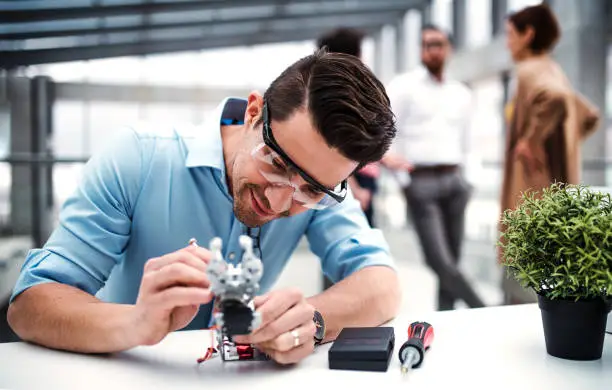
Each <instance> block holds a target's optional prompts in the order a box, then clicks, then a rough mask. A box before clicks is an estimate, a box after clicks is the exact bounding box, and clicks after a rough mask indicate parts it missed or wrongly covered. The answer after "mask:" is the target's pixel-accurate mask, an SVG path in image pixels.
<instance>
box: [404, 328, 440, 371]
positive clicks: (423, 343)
mask: <svg viewBox="0 0 612 390" xmlns="http://www.w3.org/2000/svg"><path fill="white" fill-rule="evenodd" d="M433 338H434V330H433V327H432V326H431V325H430V324H429V323H427V322H413V323H412V324H410V326H408V340H407V341H406V342H405V343H404V344H403V345H402V347H401V348H400V350H399V359H400V362H401V363H402V371H403V372H406V371H408V370H409V369H410V368H412V367H419V366H420V365H421V363H423V359H424V357H425V351H427V349H429V347H430V346H431V343H432V342H433Z"/></svg>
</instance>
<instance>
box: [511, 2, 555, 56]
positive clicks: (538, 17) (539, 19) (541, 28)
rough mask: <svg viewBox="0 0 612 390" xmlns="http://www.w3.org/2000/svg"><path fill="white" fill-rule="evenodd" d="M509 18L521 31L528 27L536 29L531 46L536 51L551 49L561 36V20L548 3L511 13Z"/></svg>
mask: <svg viewBox="0 0 612 390" xmlns="http://www.w3.org/2000/svg"><path fill="white" fill-rule="evenodd" d="M508 20H509V21H510V23H512V25H513V26H514V28H516V29H517V30H518V31H519V32H520V33H524V32H525V31H526V30H527V27H530V26H531V27H532V28H533V31H534V36H533V39H532V40H531V43H530V44H529V48H530V49H531V50H532V51H533V52H534V53H542V52H548V51H551V50H552V49H553V48H554V47H555V45H556V44H557V42H558V41H559V38H560V37H561V28H560V27H559V22H558V21H557V18H556V16H555V14H554V12H553V11H552V10H551V9H550V7H549V6H548V4H544V3H543V4H538V5H534V6H531V7H526V8H523V9H522V10H520V11H518V12H515V13H513V14H511V15H510V16H509V17H508Z"/></svg>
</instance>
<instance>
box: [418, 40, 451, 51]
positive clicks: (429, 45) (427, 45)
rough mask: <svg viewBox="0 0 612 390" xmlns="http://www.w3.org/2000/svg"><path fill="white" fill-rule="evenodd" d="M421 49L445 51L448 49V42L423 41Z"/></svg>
mask: <svg viewBox="0 0 612 390" xmlns="http://www.w3.org/2000/svg"><path fill="white" fill-rule="evenodd" d="M421 47H422V48H423V49H425V50H431V49H443V48H445V47H446V42H444V41H423V42H421Z"/></svg>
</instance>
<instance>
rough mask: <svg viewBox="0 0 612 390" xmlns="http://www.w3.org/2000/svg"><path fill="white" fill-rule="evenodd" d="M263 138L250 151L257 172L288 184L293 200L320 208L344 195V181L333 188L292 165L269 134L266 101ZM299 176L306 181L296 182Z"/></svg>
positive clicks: (334, 203) (272, 180) (306, 205)
mask: <svg viewBox="0 0 612 390" xmlns="http://www.w3.org/2000/svg"><path fill="white" fill-rule="evenodd" d="M263 139H264V142H262V143H261V144H259V145H257V146H256V147H255V148H254V149H253V151H252V152H251V156H252V157H253V160H254V162H255V164H256V166H257V169H258V170H259V173H261V175H262V176H263V177H264V178H265V179H266V180H268V182H270V184H272V185H274V186H282V187H291V188H292V189H293V199H294V200H295V201H296V202H298V203H299V204H300V205H302V206H303V207H306V208H309V209H315V210H322V209H325V208H327V207H329V206H333V205H336V204H338V203H340V202H342V201H343V200H344V199H345V198H346V194H347V188H348V185H347V181H346V180H343V181H342V182H341V183H340V184H338V185H337V186H336V188H334V189H329V188H327V187H325V186H324V185H322V184H321V183H319V182H317V181H316V180H315V179H313V178H312V177H311V176H310V175H308V174H307V173H306V172H305V171H304V170H303V169H301V168H300V167H299V166H298V165H297V164H295V163H294V162H293V161H292V160H291V159H290V158H289V156H287V154H286V153H285V152H284V151H283V150H282V149H281V148H280V146H279V145H278V144H277V143H276V140H275V139H274V136H273V135H272V129H271V128H270V122H269V114H268V106H267V103H265V104H264V108H263ZM296 175H299V176H300V177H301V178H302V179H304V181H305V182H306V183H302V184H299V183H297V182H298V180H296V178H297V177H296Z"/></svg>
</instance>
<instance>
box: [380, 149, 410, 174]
mask: <svg viewBox="0 0 612 390" xmlns="http://www.w3.org/2000/svg"><path fill="white" fill-rule="evenodd" d="M381 163H382V164H383V165H384V166H385V167H387V168H388V169H391V170H393V171H407V172H411V171H412V170H413V169H414V166H413V165H412V164H411V163H410V162H409V161H408V160H406V159H405V158H404V157H402V156H400V155H398V154H395V153H387V154H386V155H385V156H384V157H383V158H382V160H381Z"/></svg>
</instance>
